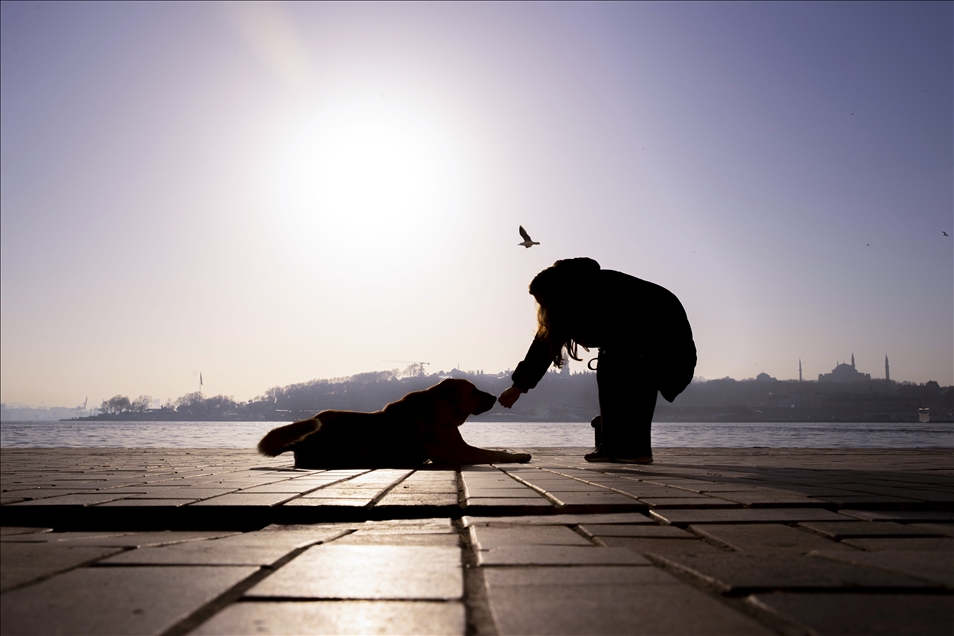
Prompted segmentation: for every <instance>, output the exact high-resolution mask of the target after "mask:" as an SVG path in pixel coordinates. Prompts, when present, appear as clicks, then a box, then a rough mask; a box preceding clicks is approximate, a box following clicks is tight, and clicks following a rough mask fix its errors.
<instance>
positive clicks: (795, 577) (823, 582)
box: [652, 550, 931, 595]
mask: <svg viewBox="0 0 954 636" xmlns="http://www.w3.org/2000/svg"><path fill="white" fill-rule="evenodd" d="M831 552H832V553H836V552H837V553H839V554H842V553H844V554H847V553H849V552H853V551H848V550H833V551H831ZM813 554H814V553H813ZM826 554H827V553H826ZM923 554H928V553H926V552H925V553H923ZM652 556H653V557H654V560H656V561H657V562H663V563H665V564H666V565H667V566H668V567H671V568H675V569H677V570H680V571H682V572H685V573H687V574H689V575H690V576H693V577H695V578H697V579H698V580H699V581H700V583H702V584H704V585H707V586H709V587H712V588H713V589H716V590H718V591H719V592H722V593H731V594H735V595H739V594H750V593H757V592H763V591H771V590H788V591H796V590H805V591H819V590H823V589H829V590H835V589H841V588H846V587H856V588H875V589H887V588H897V589H910V590H914V589H918V588H928V587H931V584H930V583H928V582H927V581H925V579H923V578H915V577H912V576H907V575H906V574H903V573H900V572H888V571H885V570H880V569H876V568H870V567H862V566H858V565H854V564H849V563H841V562H835V561H828V562H826V561H825V560H823V559H820V558H814V557H812V556H801V555H793V554H738V553H728V552H723V553H721V554H706V555H703V554H697V555H689V554H677V553H668V554H653V555H652ZM833 566H834V567H833Z"/></svg>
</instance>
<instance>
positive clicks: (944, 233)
mask: <svg viewBox="0 0 954 636" xmlns="http://www.w3.org/2000/svg"><path fill="white" fill-rule="evenodd" d="M941 234H943V235H944V236H949V234H948V233H947V232H945V231H943V230H942V231H941Z"/></svg>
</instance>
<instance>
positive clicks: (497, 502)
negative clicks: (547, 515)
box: [466, 496, 553, 508]
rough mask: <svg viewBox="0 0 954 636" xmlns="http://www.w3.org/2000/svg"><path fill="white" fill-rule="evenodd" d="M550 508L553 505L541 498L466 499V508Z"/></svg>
mask: <svg viewBox="0 0 954 636" xmlns="http://www.w3.org/2000/svg"><path fill="white" fill-rule="evenodd" d="M506 506H511V507H514V508H528V507H529V508H551V507H553V503H552V502H551V501H550V500H549V499H546V498H545V497H543V496H540V497H538V498H536V499H522V498H521V499H501V498H496V497H468V498H467V503H466V507H468V508H471V507H506Z"/></svg>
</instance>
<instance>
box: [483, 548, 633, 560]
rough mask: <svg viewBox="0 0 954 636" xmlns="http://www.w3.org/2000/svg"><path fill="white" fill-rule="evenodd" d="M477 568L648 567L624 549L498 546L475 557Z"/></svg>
mask: <svg viewBox="0 0 954 636" xmlns="http://www.w3.org/2000/svg"><path fill="white" fill-rule="evenodd" d="M477 560H478V562H479V564H480V565H648V564H649V561H647V560H645V559H644V558H643V557H641V556H639V555H638V554H636V553H635V552H632V551H630V550H627V549H626V548H601V547H596V546H592V547H585V546H563V545H530V546H501V547H499V548H493V549H491V550H480V551H479V552H478V553H477Z"/></svg>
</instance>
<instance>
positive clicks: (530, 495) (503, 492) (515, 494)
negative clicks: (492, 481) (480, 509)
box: [467, 487, 543, 499]
mask: <svg viewBox="0 0 954 636" xmlns="http://www.w3.org/2000/svg"><path fill="white" fill-rule="evenodd" d="M542 496H543V495H541V494H540V493H538V492H537V491H536V490H533V489H532V488H526V487H524V488H482V489H470V490H468V491H467V498H468V499H473V498H477V497H479V498H488V497H492V498H495V499H539V498H540V497H542Z"/></svg>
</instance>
